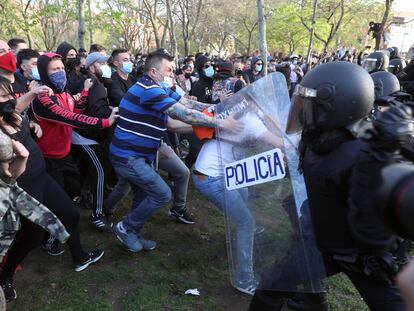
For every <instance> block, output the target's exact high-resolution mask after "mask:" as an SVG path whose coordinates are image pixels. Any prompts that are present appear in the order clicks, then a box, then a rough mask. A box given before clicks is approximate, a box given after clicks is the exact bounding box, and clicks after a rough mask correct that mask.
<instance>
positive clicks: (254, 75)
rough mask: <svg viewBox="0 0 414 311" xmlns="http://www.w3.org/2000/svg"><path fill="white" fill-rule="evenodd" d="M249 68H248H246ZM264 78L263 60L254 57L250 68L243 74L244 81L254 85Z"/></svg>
mask: <svg viewBox="0 0 414 311" xmlns="http://www.w3.org/2000/svg"><path fill="white" fill-rule="evenodd" d="M246 67H247V66H246ZM262 77H263V60H262V59H261V58H259V57H256V56H255V57H252V60H251V64H250V68H249V69H247V70H245V71H244V72H243V79H244V81H246V83H247V84H250V83H253V82H255V81H257V80H258V79H260V78H262Z"/></svg>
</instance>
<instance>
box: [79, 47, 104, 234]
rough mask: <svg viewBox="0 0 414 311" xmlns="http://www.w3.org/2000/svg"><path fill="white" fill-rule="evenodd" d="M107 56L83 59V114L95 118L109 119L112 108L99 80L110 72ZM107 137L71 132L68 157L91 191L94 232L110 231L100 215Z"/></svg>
mask: <svg viewBox="0 0 414 311" xmlns="http://www.w3.org/2000/svg"><path fill="white" fill-rule="evenodd" d="M107 60H108V56H104V55H102V54H101V53H99V52H93V53H91V54H89V55H88V57H86V62H85V67H86V69H87V70H88V76H87V79H86V80H85V85H88V84H89V81H91V83H92V86H91V87H90V88H89V94H88V97H87V102H86V105H85V107H84V109H83V113H84V114H86V115H88V116H90V117H96V118H102V119H106V118H110V116H111V114H112V108H111V107H110V106H109V103H108V96H107V91H106V89H105V86H104V84H103V78H110V73H111V70H110V68H109V66H108V65H107V63H106V62H107ZM109 135H110V129H109V128H108V129H105V130H102V129H98V130H97V129H91V128H89V129H75V130H74V131H73V132H72V154H73V155H75V156H76V158H77V159H79V161H80V167H81V168H82V171H83V172H85V173H86V174H85V175H86V176H87V177H88V180H89V186H90V189H91V192H92V215H91V217H90V222H91V224H92V225H94V226H95V227H96V228H97V229H98V230H100V231H105V232H112V224H111V223H110V222H109V221H108V220H107V218H106V216H105V215H104V213H103V207H104V198H105V186H106V181H107V174H108V170H109V167H108V166H107V164H106V160H105V152H104V148H103V147H102V146H101V143H103V142H104V141H105V140H106V139H107V137H108V136H109Z"/></svg>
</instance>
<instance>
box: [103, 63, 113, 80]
mask: <svg viewBox="0 0 414 311" xmlns="http://www.w3.org/2000/svg"><path fill="white" fill-rule="evenodd" d="M101 70H102V78H106V79H109V78H110V77H111V75H112V71H111V67H109V66H108V65H103V66H101Z"/></svg>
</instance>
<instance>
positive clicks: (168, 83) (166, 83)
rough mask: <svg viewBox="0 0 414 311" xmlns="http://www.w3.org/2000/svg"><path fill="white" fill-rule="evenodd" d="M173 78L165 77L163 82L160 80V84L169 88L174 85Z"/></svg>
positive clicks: (164, 87)
mask: <svg viewBox="0 0 414 311" xmlns="http://www.w3.org/2000/svg"><path fill="white" fill-rule="evenodd" d="M173 81H174V80H173V79H172V78H171V77H164V81H163V82H159V83H158V84H159V85H160V86H161V87H162V88H163V89H169V88H171V87H172V86H173V84H174V83H173Z"/></svg>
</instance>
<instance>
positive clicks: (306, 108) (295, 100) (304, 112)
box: [286, 84, 317, 134]
mask: <svg viewBox="0 0 414 311" xmlns="http://www.w3.org/2000/svg"><path fill="white" fill-rule="evenodd" d="M316 94H317V91H316V90H315V89H310V88H306V87H304V86H302V85H299V84H298V85H297V86H296V88H295V92H294V93H293V96H292V102H291V105H290V111H289V118H288V122H287V125H286V133H287V134H294V133H299V132H301V131H302V130H303V128H304V127H306V126H307V125H311V124H314V123H315V121H316V120H315V109H316V106H315V105H316Z"/></svg>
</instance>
